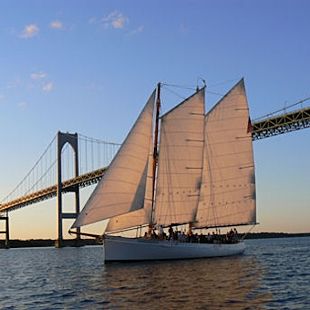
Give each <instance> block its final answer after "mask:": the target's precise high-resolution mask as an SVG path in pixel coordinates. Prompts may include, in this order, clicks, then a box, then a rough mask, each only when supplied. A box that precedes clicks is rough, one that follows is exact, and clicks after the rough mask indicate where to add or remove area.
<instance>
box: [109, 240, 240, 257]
mask: <svg viewBox="0 0 310 310" xmlns="http://www.w3.org/2000/svg"><path fill="white" fill-rule="evenodd" d="M244 250H245V244H244V242H239V243H234V244H213V243H212V244H211V243H186V242H177V241H168V240H148V239H143V238H124V237H115V236H105V240H104V252H105V253H104V254H105V261H106V262H109V261H141V260H172V259H190V258H203V257H220V256H232V255H238V254H242V253H243V252H244Z"/></svg>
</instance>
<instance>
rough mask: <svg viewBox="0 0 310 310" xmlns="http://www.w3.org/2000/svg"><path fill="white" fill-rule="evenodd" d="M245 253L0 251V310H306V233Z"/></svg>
mask: <svg viewBox="0 0 310 310" xmlns="http://www.w3.org/2000/svg"><path fill="white" fill-rule="evenodd" d="M247 244H248V248H247V251H246V254H245V255H242V256H238V257H229V258H211V259H197V260H183V261H165V262H148V263H141V262H140V263H113V264H108V265H104V263H103V251H102V248H101V247H84V248H64V249H54V248H45V249H11V250H0V260H1V268H0V278H1V281H0V309H64V308H65V309H145V308H146V309H158V308H164V309H178V308H180V309H185V308H186V309H292V308H294V309H310V297H309V294H308V293H307V292H308V291H309V286H308V285H309V283H310V259H309V250H310V238H292V239H277V240H276V239H274V240H253V241H249V242H247Z"/></svg>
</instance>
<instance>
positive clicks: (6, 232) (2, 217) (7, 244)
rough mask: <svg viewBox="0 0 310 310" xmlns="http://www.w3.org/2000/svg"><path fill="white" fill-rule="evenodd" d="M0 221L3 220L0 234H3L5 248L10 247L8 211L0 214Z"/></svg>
mask: <svg viewBox="0 0 310 310" xmlns="http://www.w3.org/2000/svg"><path fill="white" fill-rule="evenodd" d="M0 221H5V224H4V227H5V228H4V230H2V231H0V234H4V235H5V240H4V247H5V248H6V249H9V248H10V234H9V214H8V211H6V212H5V215H3V214H0Z"/></svg>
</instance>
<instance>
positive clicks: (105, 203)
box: [72, 91, 155, 228]
mask: <svg viewBox="0 0 310 310" xmlns="http://www.w3.org/2000/svg"><path fill="white" fill-rule="evenodd" d="M154 103H155V91H154V92H153V94H152V95H151V97H150V98H149V100H148V102H147V103H146V105H145V107H144V109H143V111H142V112H141V114H140V115H139V117H138V119H137V121H136V123H135V124H134V126H133V127H132V129H131V131H130V132H129V134H128V136H127V137H126V139H125V141H124V143H123V144H122V146H121V148H120V149H119V151H118V153H117V154H116V156H115V157H114V159H113V161H112V162H111V164H110V166H109V169H108V170H107V172H106V173H105V175H104V176H103V178H102V179H101V181H100V182H99V183H98V185H97V187H96V188H95V190H94V192H93V193H92V195H91V196H90V198H89V199H88V201H87V203H86V205H85V207H84V209H83V210H82V212H81V213H80V215H79V216H78V218H77V219H76V221H75V222H74V224H73V225H72V227H73V228H74V227H80V226H83V225H87V224H91V223H95V222H98V221H100V220H104V219H107V218H111V217H113V216H116V215H120V214H124V213H128V212H131V211H134V210H137V209H140V208H142V207H143V203H144V197H145V188H146V180H147V170H148V157H149V150H150V144H151V143H152V130H153V118H154V117H153V116H154V115H153V114H154Z"/></svg>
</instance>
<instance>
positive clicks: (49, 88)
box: [42, 82, 54, 93]
mask: <svg viewBox="0 0 310 310" xmlns="http://www.w3.org/2000/svg"><path fill="white" fill-rule="evenodd" d="M53 89H54V84H53V82H47V83H45V84H43V86H42V90H43V91H44V92H46V93H49V92H51V91H52V90H53Z"/></svg>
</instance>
